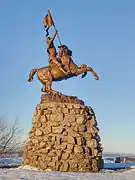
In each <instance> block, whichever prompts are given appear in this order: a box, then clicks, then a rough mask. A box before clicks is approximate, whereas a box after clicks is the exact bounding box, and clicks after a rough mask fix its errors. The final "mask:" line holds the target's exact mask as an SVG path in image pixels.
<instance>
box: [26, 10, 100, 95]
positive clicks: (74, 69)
mask: <svg viewBox="0 0 135 180" xmlns="http://www.w3.org/2000/svg"><path fill="white" fill-rule="evenodd" d="M52 25H53V26H54V27H55V25H54V22H53V20H52V17H51V14H50V12H48V15H47V16H45V18H44V27H45V28H46V27H47V29H46V32H47V34H46V43H47V53H48V63H49V65H48V66H46V67H42V68H39V69H37V68H36V69H32V70H31V72H30V74H29V78H28V81H29V82H31V81H32V80H33V76H34V74H35V73H37V77H38V79H39V81H40V82H41V83H42V84H43V87H42V89H41V91H42V92H46V93H58V92H56V91H54V90H52V88H51V86H52V81H61V80H67V79H69V78H72V77H74V76H78V75H80V74H82V78H84V77H85V76H86V75H87V72H88V71H89V72H91V73H92V74H93V75H94V77H95V79H96V80H98V79H99V78H98V76H97V74H96V72H95V71H94V70H93V69H92V68H91V67H87V65H85V64H82V65H81V66H80V67H78V66H77V65H76V64H75V63H74V62H73V60H72V58H71V57H72V51H71V50H70V49H69V48H68V47H67V46H66V45H62V43H61V41H60V38H59V35H58V31H57V30H56V28H55V32H54V34H53V36H52V37H51V38H50V37H49V36H48V35H49V33H48V30H49V28H50V27H51V26H52ZM56 35H57V36H58V39H59V41H60V46H58V48H59V51H58V55H57V52H56V48H55V46H54V43H53V42H54V39H55V37H56Z"/></svg>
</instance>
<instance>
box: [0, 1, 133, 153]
mask: <svg viewBox="0 0 135 180" xmlns="http://www.w3.org/2000/svg"><path fill="white" fill-rule="evenodd" d="M48 9H50V11H51V13H52V16H53V19H54V22H55V24H56V27H57V29H58V30H59V34H60V38H61V40H62V42H63V44H66V45H68V46H69V48H70V49H71V50H72V51H73V59H74V61H75V62H76V63H77V64H78V65H81V64H82V63H85V64H87V65H89V66H91V67H92V68H93V69H94V70H95V71H96V72H97V74H98V75H99V76H100V81H95V79H94V78H93V76H92V75H91V74H90V73H88V76H87V77H86V78H84V79H81V77H77V78H73V79H70V80H67V81H61V82H59V83H53V88H54V89H55V90H57V91H60V92H62V93H65V94H67V95H76V96H78V97H79V98H80V99H82V100H84V101H85V103H86V105H89V106H91V107H92V108H93V109H94V111H95V113H96V117H97V121H98V125H99V128H100V136H101V138H102V144H103V146H104V151H107V152H124V153H135V1H134V0H113V1H111V0H110V1H108V0H102V1H100V0H83V1H81V0H72V1H71V0H68V1H63V0H57V1H55V0H54V1H49V0H40V1H36V0H23V1H18V0H12V1H11V0H0V77H1V78H0V115H4V114H7V119H8V121H12V120H14V119H15V118H16V117H18V118H19V120H20V123H21V125H22V127H23V128H24V132H25V135H24V136H27V133H28V131H29V129H30V127H31V120H32V114H33V112H34V109H35V107H36V105H37V104H38V103H39V102H40V96H41V92H40V89H41V83H40V82H39V81H38V80H37V77H36V76H35V77H34V81H33V83H28V82H27V78H28V74H29V72H30V70H31V69H32V68H39V67H42V66H46V65H47V62H48V61H47V53H46V50H45V48H46V44H45V40H44V37H45V32H44V28H43V17H44V15H46V13H47V10H48ZM55 45H56V46H57V45H59V44H58V40H56V41H55Z"/></svg>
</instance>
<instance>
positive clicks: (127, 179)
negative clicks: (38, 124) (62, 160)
mask: <svg viewBox="0 0 135 180" xmlns="http://www.w3.org/2000/svg"><path fill="white" fill-rule="evenodd" d="M21 162H22V158H18V157H14V158H13V157H12V158H0V166H1V167H4V166H9V167H12V166H18V165H20V164H21ZM106 164H107V163H106ZM113 164H114V163H108V165H113ZM115 167H116V166H115ZM124 167H125V165H124ZM130 168H131V165H130ZM54 179H55V180H82V179H83V180H135V166H132V169H130V170H124V169H121V170H120V169H119V170H117V171H116V170H111V169H109V168H108V169H103V170H102V171H101V172H100V173H79V172H78V173H77V172H76V173H75V172H54V171H51V169H47V170H46V171H41V170H38V169H37V168H34V167H31V166H19V167H18V168H0V180H54Z"/></svg>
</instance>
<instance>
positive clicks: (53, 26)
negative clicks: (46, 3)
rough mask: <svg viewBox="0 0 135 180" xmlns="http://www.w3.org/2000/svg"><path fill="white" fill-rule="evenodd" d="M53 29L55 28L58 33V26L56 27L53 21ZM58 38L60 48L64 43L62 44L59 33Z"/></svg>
mask: <svg viewBox="0 0 135 180" xmlns="http://www.w3.org/2000/svg"><path fill="white" fill-rule="evenodd" d="M48 13H50V11H49V10H48ZM50 15H51V13H50ZM53 27H54V29H55V30H56V31H57V29H56V26H55V24H54V21H53ZM57 37H58V41H59V43H60V46H62V43H61V40H60V36H59V34H58V32H57Z"/></svg>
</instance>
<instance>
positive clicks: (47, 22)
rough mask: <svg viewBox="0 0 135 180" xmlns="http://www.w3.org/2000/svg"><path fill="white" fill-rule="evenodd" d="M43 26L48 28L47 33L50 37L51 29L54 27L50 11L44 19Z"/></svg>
mask: <svg viewBox="0 0 135 180" xmlns="http://www.w3.org/2000/svg"><path fill="white" fill-rule="evenodd" d="M43 24H44V28H46V33H47V34H46V36H48V34H49V33H48V30H49V28H50V27H51V26H52V25H54V22H53V19H52V16H51V13H50V11H48V14H47V15H46V16H45V17H44V20H43Z"/></svg>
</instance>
